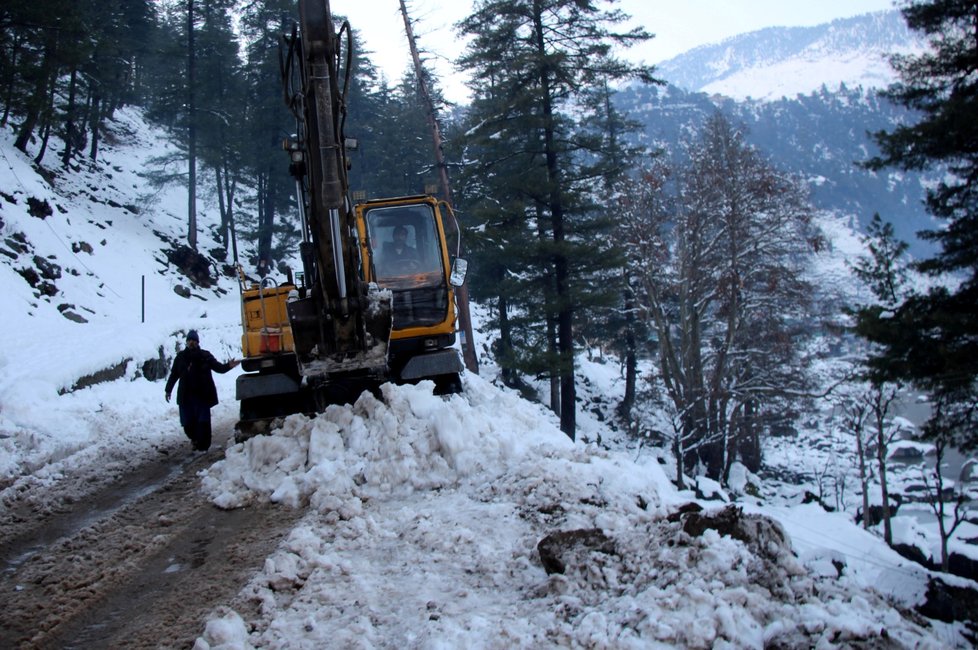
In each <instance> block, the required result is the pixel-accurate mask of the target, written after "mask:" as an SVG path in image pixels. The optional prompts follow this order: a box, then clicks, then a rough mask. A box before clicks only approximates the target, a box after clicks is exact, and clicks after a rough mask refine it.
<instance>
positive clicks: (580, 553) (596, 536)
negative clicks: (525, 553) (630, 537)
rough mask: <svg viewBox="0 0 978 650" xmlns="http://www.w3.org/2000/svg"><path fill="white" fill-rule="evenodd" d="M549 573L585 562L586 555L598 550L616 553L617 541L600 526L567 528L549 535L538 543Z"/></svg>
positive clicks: (561, 571) (544, 564)
mask: <svg viewBox="0 0 978 650" xmlns="http://www.w3.org/2000/svg"><path fill="white" fill-rule="evenodd" d="M537 552H538V553H539V554H540V561H541V562H542V563H543V569H544V571H546V572H547V575H552V574H554V573H560V574H563V573H565V572H566V571H567V568H568V566H573V565H579V564H584V563H585V561H586V556H587V555H589V554H590V553H594V552H598V553H605V554H608V555H614V554H615V552H616V551H615V542H614V540H613V539H611V538H610V537H608V536H607V535H605V534H604V532H603V531H602V530H601V529H599V528H586V529H581V530H566V531H560V532H557V533H551V534H550V535H547V536H546V537H544V538H543V539H542V540H540V543H538V544H537Z"/></svg>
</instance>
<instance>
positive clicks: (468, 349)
mask: <svg viewBox="0 0 978 650" xmlns="http://www.w3.org/2000/svg"><path fill="white" fill-rule="evenodd" d="M401 15H402V16H403V17H404V32H405V33H406V34H407V39H408V46H409V48H410V50H411V58H412V59H413V61H414V73H415V77H416V78H417V81H418V88H419V89H420V91H421V98H422V100H423V101H424V103H425V108H426V117H427V121H428V128H429V129H431V143H432V147H433V148H434V154H435V165H436V166H437V168H438V182H439V184H440V185H441V191H442V198H444V200H445V201H447V202H448V204H449V205H450V206H451V205H453V204H454V199H453V197H452V186H451V183H450V182H449V180H448V164H447V163H446V162H445V151H444V148H443V147H442V139H441V131H440V130H439V128H438V115H437V111H436V110H435V103H434V101H433V100H432V98H431V93H430V92H429V91H428V82H427V80H426V79H425V74H424V69H423V67H422V65H421V55H420V54H419V53H418V46H417V43H416V42H415V40H414V30H413V29H412V27H411V20H410V19H409V18H408V12H407V6H406V5H405V4H404V0H401ZM461 239H462V233H459V241H460V242H461ZM455 299H456V302H457V303H458V319H459V325H460V326H461V328H462V358H463V360H464V361H465V367H466V368H467V369H468V371H469V372H471V373H473V374H475V375H477V374H479V359H478V357H477V356H476V353H475V340H474V339H473V336H472V319H471V316H470V315H469V290H468V287H467V286H466V285H465V284H464V283H463V284H462V286H460V287H457V288H456V290H455Z"/></svg>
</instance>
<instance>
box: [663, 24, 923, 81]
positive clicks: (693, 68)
mask: <svg viewBox="0 0 978 650" xmlns="http://www.w3.org/2000/svg"><path fill="white" fill-rule="evenodd" d="M924 47H925V43H924V41H922V40H921V39H920V37H919V36H917V35H916V34H914V33H913V32H911V31H910V30H909V29H908V28H907V25H906V22H905V21H904V19H903V16H902V15H901V14H900V12H899V11H896V10H893V11H881V12H876V13H870V14H864V15H861V16H856V17H853V18H843V19H839V20H834V21H832V22H830V23H827V24H823V25H817V26H814V27H769V28H767V29H762V30H758V31H756V32H750V33H747V34H741V35H739V36H734V37H732V38H729V39H727V40H725V41H722V42H721V43H717V44H714V45H703V46H701V47H698V48H696V49H693V50H690V51H689V52H686V53H684V54H681V55H679V56H677V57H675V58H673V59H670V60H668V61H665V62H663V63H661V64H659V66H658V74H659V76H660V77H661V78H663V79H665V80H666V81H668V82H669V83H671V84H673V85H675V86H678V87H680V88H683V89H685V90H690V91H699V92H704V93H708V94H720V95H724V96H727V97H731V98H733V99H747V98H752V99H761V100H774V99H778V98H781V97H794V96H795V95H797V94H808V93H810V92H813V91H816V90H818V89H819V88H821V87H822V86H823V85H824V86H826V87H827V88H829V89H830V90H831V89H835V88H838V87H839V86H840V85H841V84H845V85H847V86H850V87H853V86H863V87H864V88H882V87H885V86H886V85H888V84H889V83H890V82H891V81H893V79H894V74H893V70H892V68H891V67H890V64H889V57H890V55H892V54H906V53H914V52H919V51H921V50H922V49H923V48H924Z"/></svg>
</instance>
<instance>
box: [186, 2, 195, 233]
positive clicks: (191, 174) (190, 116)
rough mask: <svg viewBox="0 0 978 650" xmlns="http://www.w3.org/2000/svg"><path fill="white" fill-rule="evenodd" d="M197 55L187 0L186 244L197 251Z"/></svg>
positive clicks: (191, 12)
mask: <svg viewBox="0 0 978 650" xmlns="http://www.w3.org/2000/svg"><path fill="white" fill-rule="evenodd" d="M196 77H197V54H196V51H195V50H194V0H187V243H189V244H190V248H192V249H194V250H197V123H196V122H197V93H196V90H197V89H196V85H197V78H196Z"/></svg>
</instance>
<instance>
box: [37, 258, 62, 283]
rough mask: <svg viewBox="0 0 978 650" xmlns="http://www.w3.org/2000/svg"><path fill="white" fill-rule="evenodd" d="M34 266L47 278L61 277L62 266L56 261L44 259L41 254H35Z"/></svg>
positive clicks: (55, 278)
mask: <svg viewBox="0 0 978 650" xmlns="http://www.w3.org/2000/svg"><path fill="white" fill-rule="evenodd" d="M34 266H36V267H37V270H38V271H40V272H41V277H42V278H44V279H45V280H58V279H60V278H61V267H60V266H58V265H57V264H55V263H54V262H51V261H48V260H46V259H44V258H43V257H41V256H40V255H35V256H34Z"/></svg>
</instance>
